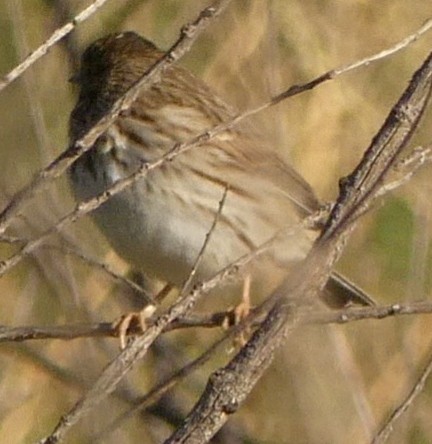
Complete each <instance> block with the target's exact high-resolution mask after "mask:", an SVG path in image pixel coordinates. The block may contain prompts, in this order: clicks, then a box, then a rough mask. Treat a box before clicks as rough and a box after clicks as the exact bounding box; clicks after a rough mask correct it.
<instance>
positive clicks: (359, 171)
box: [165, 54, 432, 444]
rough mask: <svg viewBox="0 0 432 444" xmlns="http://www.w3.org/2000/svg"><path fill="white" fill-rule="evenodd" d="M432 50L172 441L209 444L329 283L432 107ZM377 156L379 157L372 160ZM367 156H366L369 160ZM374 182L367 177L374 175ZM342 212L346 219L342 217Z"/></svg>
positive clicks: (168, 440) (169, 443) (176, 443)
mask: <svg viewBox="0 0 432 444" xmlns="http://www.w3.org/2000/svg"><path fill="white" fill-rule="evenodd" d="M431 60H432V54H431V55H429V57H428V58H427V59H426V61H425V63H423V65H422V66H421V67H420V68H419V69H418V71H417V72H416V73H415V74H414V76H413V78H412V80H411V82H410V83H409V85H408V88H407V89H406V90H405V92H404V93H403V95H402V97H401V99H400V100H399V101H398V103H397V104H396V105H395V106H394V108H393V109H392V110H391V112H390V115H389V117H388V118H387V120H386V122H385V124H384V126H383V128H384V129H385V131H383V130H381V131H380V132H379V133H378V135H377V136H376V137H375V138H374V140H373V143H372V145H371V146H370V147H369V149H368V150H367V152H366V153H365V156H364V159H363V160H362V161H361V162H360V164H359V166H358V167H357V168H356V169H355V170H354V172H353V174H352V175H351V176H350V177H352V180H351V181H347V182H346V184H344V185H343V186H342V187H341V191H340V194H339V197H338V200H337V202H336V205H335V207H334V210H333V212H332V213H331V214H330V216H329V220H328V222H327V224H326V226H325V227H324V230H323V233H322V235H321V236H320V237H319V238H318V239H317V240H316V241H315V243H314V245H313V247H312V250H311V251H310V253H309V254H308V256H307V257H306V259H305V260H304V261H303V262H302V264H301V266H300V267H298V268H297V269H296V270H295V272H293V273H291V275H290V276H289V277H288V278H287V279H286V280H285V281H284V282H283V283H282V285H280V287H279V288H278V289H277V290H276V291H275V292H274V294H273V296H272V298H273V299H274V300H275V301H276V302H275V305H274V307H273V309H272V310H271V311H270V313H269V314H268V316H267V317H266V319H265V320H264V322H263V323H262V324H261V326H260V327H259V328H258V329H257V330H256V331H255V333H254V335H253V336H252V338H251V339H250V340H249V341H248V343H247V344H246V346H245V347H243V349H242V350H241V351H240V352H239V353H238V354H237V355H236V356H235V357H234V358H233V359H232V360H231V362H230V363H229V364H228V365H227V366H225V367H224V368H222V369H220V370H217V371H216V372H214V373H213V375H212V376H211V377H210V379H209V381H208V384H207V387H206V389H205V391H204V392H203V394H202V395H201V398H200V399H199V400H198V402H197V404H196V405H195V406H194V407H193V409H192V410H191V412H190V413H189V414H188V416H187V417H186V418H185V420H184V422H183V424H182V425H181V426H180V427H179V428H178V429H177V430H176V431H175V432H174V433H173V435H172V436H171V437H170V438H168V439H167V440H166V441H165V443H166V444H179V443H186V442H187V443H189V444H190V443H197V444H198V443H205V442H208V441H209V440H210V439H211V438H212V436H214V435H215V433H216V432H217V431H218V430H219V429H220V428H221V427H222V426H223V425H224V424H225V422H226V421H227V420H228V417H229V415H230V414H232V413H234V412H235V411H237V409H238V408H239V407H240V405H241V404H242V403H243V402H244V400H245V399H246V398H247V396H248V395H249V393H250V392H251V390H252V389H253V387H254V386H255V385H256V383H257V382H258V380H259V379H260V378H261V376H262V375H263V374H264V372H265V371H266V369H267V368H268V366H269V365H270V363H271V362H272V360H273V357H274V354H275V351H276V350H277V349H278V347H279V346H280V345H281V344H282V343H283V342H284V340H285V339H286V336H287V335H288V334H289V333H290V332H291V331H292V330H293V328H294V327H295V326H296V325H297V324H298V323H299V322H300V321H301V319H302V318H303V316H304V315H305V310H304V308H305V305H306V304H307V303H308V301H310V300H311V299H312V298H315V297H316V295H317V293H318V291H319V290H320V289H321V288H322V287H323V286H324V284H325V282H326V281H327V279H328V277H329V275H330V273H331V269H332V267H333V265H334V264H335V262H336V261H337V259H338V258H339V256H340V254H341V252H342V250H343V247H344V244H345V242H346V239H347V238H348V236H349V234H350V232H351V231H352V229H353V224H349V223H348V222H349V221H350V220H351V217H352V215H353V214H355V210H356V208H358V206H357V205H358V203H359V202H361V204H362V205H363V206H365V205H368V203H369V201H370V200H371V198H372V197H373V196H374V193H375V192H376V191H377V189H378V187H379V184H380V182H381V181H382V180H383V179H384V178H385V177H386V174H387V173H388V171H389V169H390V167H391V165H393V163H394V159H395V155H396V154H398V153H399V152H400V151H401V150H402V149H403V147H404V146H406V144H407V142H408V141H409V139H410V137H411V135H412V133H413V131H414V130H415V129H416V128H417V125H418V122H419V120H420V118H421V116H422V114H423V112H424V109H425V108H426V105H427V103H428V99H429V97H430V92H431V88H432V86H431V85H432V80H431V79H432V62H431ZM370 158H372V159H373V161H369V159H370ZM365 159H366V160H365ZM369 174H370V176H371V177H372V179H370V180H362V178H368V177H369ZM340 215H342V216H343V217H341V216H340Z"/></svg>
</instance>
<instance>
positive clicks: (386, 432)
mask: <svg viewBox="0 0 432 444" xmlns="http://www.w3.org/2000/svg"><path fill="white" fill-rule="evenodd" d="M431 372H432V355H430V356H429V359H428V360H427V364H426V366H425V368H424V370H423V372H422V374H421V375H420V377H419V379H418V380H417V381H416V383H415V384H414V386H413V388H412V389H411V391H410V392H409V393H408V396H407V397H406V398H405V399H404V400H403V401H402V403H401V404H400V405H399V406H398V407H397V408H396V409H395V410H394V411H393V412H392V414H391V415H390V416H389V418H388V419H387V420H386V422H385V423H384V425H383V426H382V428H381V429H380V430H379V432H378V433H377V434H376V435H375V437H374V438H373V440H372V444H383V443H384V442H386V441H387V439H388V437H389V436H390V434H391V433H392V431H393V429H394V427H395V425H396V422H397V421H398V419H400V417H401V416H402V415H403V414H404V413H405V412H406V411H407V410H408V409H409V408H410V407H411V406H412V405H413V403H414V401H415V400H416V398H417V397H418V396H419V395H420V394H421V393H422V391H423V390H424V387H425V384H426V381H427V379H428V377H429V375H430V374H431Z"/></svg>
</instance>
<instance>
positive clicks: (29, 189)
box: [0, 0, 231, 234]
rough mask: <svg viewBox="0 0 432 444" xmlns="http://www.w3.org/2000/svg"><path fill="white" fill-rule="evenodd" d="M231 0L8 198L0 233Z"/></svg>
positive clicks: (206, 15) (187, 30)
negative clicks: (81, 135) (76, 139)
mask: <svg viewBox="0 0 432 444" xmlns="http://www.w3.org/2000/svg"><path fill="white" fill-rule="evenodd" d="M230 1H231V0H215V1H214V2H213V3H212V5H211V6H208V7H207V8H205V9H203V10H202V11H201V12H200V14H199V15H198V17H197V18H196V19H195V20H194V21H193V22H192V23H190V24H188V25H185V26H184V27H183V28H182V30H181V33H180V37H179V38H178V39H177V41H176V42H175V43H174V45H173V46H172V47H171V48H170V50H169V51H168V52H167V53H166V54H165V55H164V56H163V57H162V58H161V59H159V60H158V61H157V62H156V63H155V64H154V65H153V66H152V67H150V68H149V69H148V70H147V71H146V72H145V73H144V74H143V76H142V77H141V79H140V80H138V81H137V82H136V83H135V84H134V85H133V86H132V87H131V88H130V89H129V90H128V91H127V92H126V93H125V95H124V96H122V97H121V98H120V99H118V100H117V101H116V102H115V103H114V105H113V106H112V108H111V109H110V110H109V111H108V112H107V114H106V115H105V116H104V117H102V118H101V119H100V120H99V121H98V122H96V124H95V125H94V126H93V127H92V128H90V130H89V131H88V132H87V133H86V134H85V135H84V136H83V137H82V138H81V139H79V140H78V141H76V142H75V144H74V145H73V146H71V147H69V149H68V150H67V151H65V152H64V153H62V154H61V155H60V156H59V157H57V159H55V160H54V161H53V162H52V163H51V164H50V165H48V166H47V167H46V168H45V169H43V170H42V171H40V172H39V173H38V174H37V175H36V176H35V177H34V178H33V180H32V181H31V182H30V183H29V184H28V185H27V186H25V187H24V188H23V189H21V191H19V192H18V193H17V194H16V195H15V196H14V197H13V199H12V200H11V201H10V202H9V204H8V205H7V206H6V208H5V209H4V210H3V211H2V213H1V214H0V234H2V233H4V231H5V230H6V228H7V227H8V226H9V224H10V223H11V221H12V219H13V218H15V217H16V216H17V215H18V214H19V213H20V211H21V210H22V207H23V206H24V203H25V202H26V201H28V200H29V199H31V198H32V197H33V196H35V195H36V194H37V193H38V192H39V191H41V190H42V189H43V187H44V186H45V185H46V184H47V183H48V182H49V181H51V180H53V179H55V178H56V177H58V176H60V175H61V174H62V173H63V172H64V171H65V170H66V169H67V168H68V167H69V166H70V165H72V163H73V162H75V160H76V159H78V157H80V156H81V155H82V154H83V153H84V152H86V151H87V150H89V149H90V148H91V147H92V145H93V144H94V142H95V141H96V139H97V138H98V137H99V136H100V135H101V134H102V133H103V132H104V131H106V129H107V128H108V127H109V126H110V125H111V124H112V123H113V122H114V120H115V119H116V118H117V117H118V115H119V114H120V113H121V111H123V110H124V109H127V108H129V107H130V105H131V104H132V102H133V101H134V100H135V99H136V97H137V96H138V95H139V94H140V93H141V92H142V91H144V90H145V89H148V88H149V87H150V86H151V85H152V84H154V83H155V82H157V81H158V80H159V79H160V77H161V75H162V74H163V72H164V71H165V70H166V69H167V68H168V67H169V66H170V65H172V64H173V63H175V62H177V61H178V60H179V59H180V58H181V57H182V56H183V55H184V54H186V52H188V51H189V49H190V48H191V46H192V44H193V43H194V42H195V40H196V39H197V38H198V36H199V34H201V32H203V31H204V30H205V29H206V28H207V26H208V25H209V24H210V23H211V21H212V20H214V19H215V18H216V17H217V16H218V15H220V14H221V13H222V11H223V10H224V9H225V8H226V7H227V6H228V4H229V3H230Z"/></svg>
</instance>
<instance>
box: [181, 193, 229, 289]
mask: <svg viewBox="0 0 432 444" xmlns="http://www.w3.org/2000/svg"><path fill="white" fill-rule="evenodd" d="M228 189H229V187H228V185H226V186H225V188H224V191H223V195H222V198H221V200H220V201H219V205H218V209H217V211H216V213H215V216H214V218H213V222H212V224H211V227H210V229H209V231H208V232H207V233H206V235H205V239H204V242H203V244H202V247H201V249H200V251H199V252H198V255H197V258H196V259H195V263H194V264H193V267H192V270H191V271H190V273H189V276H188V277H187V279H186V281H185V282H184V284H183V285H182V288H181V290H180V295H181V296H182V295H185V294H186V293H188V292H189V291H190V286H191V283H192V281H193V280H194V277H195V274H196V272H197V270H198V267H199V265H200V263H201V260H202V258H203V256H204V253H205V251H206V249H207V246H208V244H209V242H210V239H211V236H212V234H213V233H214V230H215V229H216V225H217V223H218V222H219V219H220V216H221V214H222V209H223V207H224V205H225V200H226V197H227V193H228Z"/></svg>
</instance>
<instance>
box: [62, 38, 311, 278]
mask: <svg viewBox="0 0 432 444" xmlns="http://www.w3.org/2000/svg"><path fill="white" fill-rule="evenodd" d="M162 55H163V53H162V52H161V51H159V50H158V49H157V48H156V47H155V46H154V45H153V44H152V43H151V42H149V41H147V40H145V39H143V38H141V37H139V36H138V35H137V34H135V33H133V32H126V33H121V34H113V35H109V36H107V37H105V38H102V39H100V40H97V41H96V42H94V43H93V44H92V45H90V46H89V47H88V48H87V50H86V51H85V52H84V54H83V56H82V64H81V70H80V72H79V75H78V78H77V80H78V82H79V84H80V87H81V90H80V96H79V99H78V103H77V105H76V107H75V109H74V110H73V112H72V115H71V120H70V137H71V141H72V142H73V141H75V140H77V139H78V138H79V137H81V136H82V135H83V134H84V133H85V132H86V131H87V130H88V129H89V128H90V127H91V126H92V125H93V124H94V123H95V122H96V121H97V120H98V119H99V118H100V117H101V116H102V115H103V114H104V113H105V112H106V111H107V110H108V109H109V107H110V106H111V105H112V104H113V103H114V102H115V101H116V100H117V99H118V98H119V97H120V96H121V95H122V94H123V93H124V92H125V91H126V90H127V89H128V88H130V86H131V85H132V84H134V83H135V82H136V81H137V80H138V79H139V78H140V77H141V76H142V75H143V74H144V72H145V71H146V70H147V69H148V68H149V67H150V66H151V65H153V64H154V63H155V61H157V60H158V59H159V58H160V57H161V56H162ZM234 114H235V112H234V110H233V109H231V108H230V107H229V106H228V105H226V104H225V103H224V102H223V101H222V100H220V99H219V98H218V97H217V96H216V95H215V94H214V93H213V92H212V91H211V90H210V89H209V88H208V87H207V86H206V85H205V84H204V83H203V82H202V81H201V80H199V79H198V78H196V77H195V76H194V75H193V74H191V73H190V72H189V71H187V70H185V69H183V68H181V67H178V66H174V67H171V68H169V69H168V70H167V72H166V73H165V74H164V76H163V78H162V80H161V81H160V82H159V83H157V84H155V85H153V86H152V87H151V88H150V89H149V90H148V91H146V92H144V93H142V94H141V95H140V97H138V99H137V100H136V101H135V102H134V104H133V105H132V106H131V108H130V109H129V110H128V111H127V112H125V113H122V115H121V117H119V118H118V119H117V120H116V122H115V123H114V124H113V125H112V126H111V127H110V128H109V129H108V130H107V131H106V133H105V134H104V135H103V136H101V137H100V138H99V139H98V141H97V142H96V144H95V146H94V147H93V148H92V149H91V150H90V151H89V152H88V153H86V154H85V155H84V156H82V157H81V158H80V159H79V160H78V161H77V162H76V163H75V164H74V165H73V167H72V169H71V178H72V184H73V188H74V190H75V193H76V195H77V198H78V199H79V200H82V199H87V198H89V197H93V196H95V195H96V194H98V193H100V192H101V191H103V190H104V189H106V188H107V187H109V186H110V185H112V184H113V183H115V182H116V181H117V180H118V179H119V178H122V177H125V176H126V175H129V174H131V173H132V172H134V171H135V170H136V169H137V168H138V167H139V165H140V163H141V162H142V161H148V162H151V161H153V160H156V159H158V158H159V157H160V156H161V155H162V154H163V153H165V152H166V151H167V150H169V149H170V148H172V147H173V145H174V144H175V143H177V142H183V141H186V140H189V139H190V138H192V137H193V136H196V135H197V134H200V133H202V132H204V131H205V130H207V129H209V128H211V127H212V126H214V125H216V124H218V123H220V122H223V121H225V120H227V119H229V118H230V117H232V116H233V115H234ZM226 186H228V187H229V191H228V195H227V198H226V201H225V204H224V207H223V210H222V214H221V217H220V220H219V222H218V224H217V227H216V229H215V230H214V232H213V233H212V237H211V240H210V242H209V245H208V246H207V249H206V251H205V254H204V256H203V259H202V261H201V263H200V267H199V269H198V273H197V278H198V279H205V278H209V277H211V276H212V275H214V274H215V273H216V272H217V271H219V270H220V269H221V268H222V267H224V266H226V265H228V264H229V263H231V262H233V261H234V260H236V259H237V258H239V257H240V256H242V255H243V254H245V253H248V252H250V251H252V250H254V249H255V248H256V247H257V246H258V245H260V244H261V243H263V242H265V241H266V240H268V239H269V238H270V237H272V236H273V235H274V234H275V232H277V231H278V230H279V229H280V228H282V227H286V226H292V227H296V226H297V224H298V222H299V221H300V220H301V218H302V217H304V216H305V215H306V214H309V213H310V212H312V211H314V210H316V209H317V208H318V206H319V203H318V201H317V199H316V198H315V196H314V194H313V192H312V190H311V188H310V187H309V185H308V184H307V183H306V182H305V181H304V180H303V179H302V178H301V177H300V176H299V175H298V174H297V173H296V172H295V171H294V170H293V169H292V168H291V167H289V166H288V165H287V164H286V163H284V161H282V160H281V159H280V158H279V157H278V156H277V155H276V154H275V153H274V152H273V151H272V150H270V149H267V148H266V143H265V141H264V140H262V138H261V136H260V135H258V134H257V133H256V132H255V131H254V129H253V128H252V126H250V125H249V124H241V125H239V126H236V127H235V128H234V129H231V130H230V131H228V132H226V133H223V134H221V135H220V136H218V137H216V138H215V139H213V140H211V141H210V142H207V143H206V144H204V145H203V146H200V147H197V148H193V149H192V150H190V151H188V152H186V153H184V154H182V155H179V156H177V157H176V158H175V159H174V160H173V161H172V162H169V163H165V164H164V165H162V166H161V167H160V168H157V169H154V170H152V171H151V172H150V173H149V174H148V176H147V177H145V178H144V179H141V180H140V181H138V182H137V183H135V184H134V185H132V186H131V187H130V188H129V189H128V190H126V191H124V192H122V193H121V194H119V195H116V196H114V197H113V198H111V199H110V200H109V201H108V202H106V203H105V204H104V205H102V206H101V207H100V208H98V209H97V210H96V211H95V212H94V218H95V220H96V222H97V224H98V226H99V227H100V228H101V230H102V231H103V232H104V233H105V235H106V237H107V239H108V240H109V242H110V243H111V245H112V246H113V247H114V249H115V250H116V251H117V252H118V253H119V254H120V255H121V256H122V257H123V258H124V259H126V260H127V261H128V262H129V263H131V265H132V266H133V267H135V268H137V269H140V270H142V271H144V272H145V273H147V274H148V275H154V276H157V277H158V278H160V279H162V280H164V281H166V282H170V283H173V284H175V285H181V283H182V282H183V281H184V280H185V279H186V277H187V276H188V273H189V272H190V270H191V268H192V266H193V264H194V262H195V260H196V257H197V254H198V252H199V250H200V248H201V246H202V244H203V242H204V239H205V236H206V234H207V233H208V231H209V229H210V227H211V225H212V222H213V220H214V217H215V214H216V211H217V209H218V204H219V201H220V199H221V197H222V195H223V192H224V189H225V187H226ZM314 236H315V234H313V233H308V232H306V231H305V230H302V229H298V228H297V229H295V230H294V231H293V233H292V235H291V236H289V237H287V238H286V240H285V241H284V242H281V243H280V244H279V245H278V248H277V250H275V251H272V253H271V262H272V264H273V265H274V267H275V268H281V267H282V268H286V267H289V265H290V264H291V263H292V262H296V261H298V260H300V259H302V258H303V257H304V256H305V254H306V253H307V251H308V249H309V248H310V245H311V242H312V239H313V237H314ZM258 270H260V267H257V268H255V269H254V271H251V272H252V278H253V279H254V277H255V276H256V275H257V276H258V275H259V274H260V273H258ZM261 275H262V273H261ZM261 278H262V276H258V279H261Z"/></svg>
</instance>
